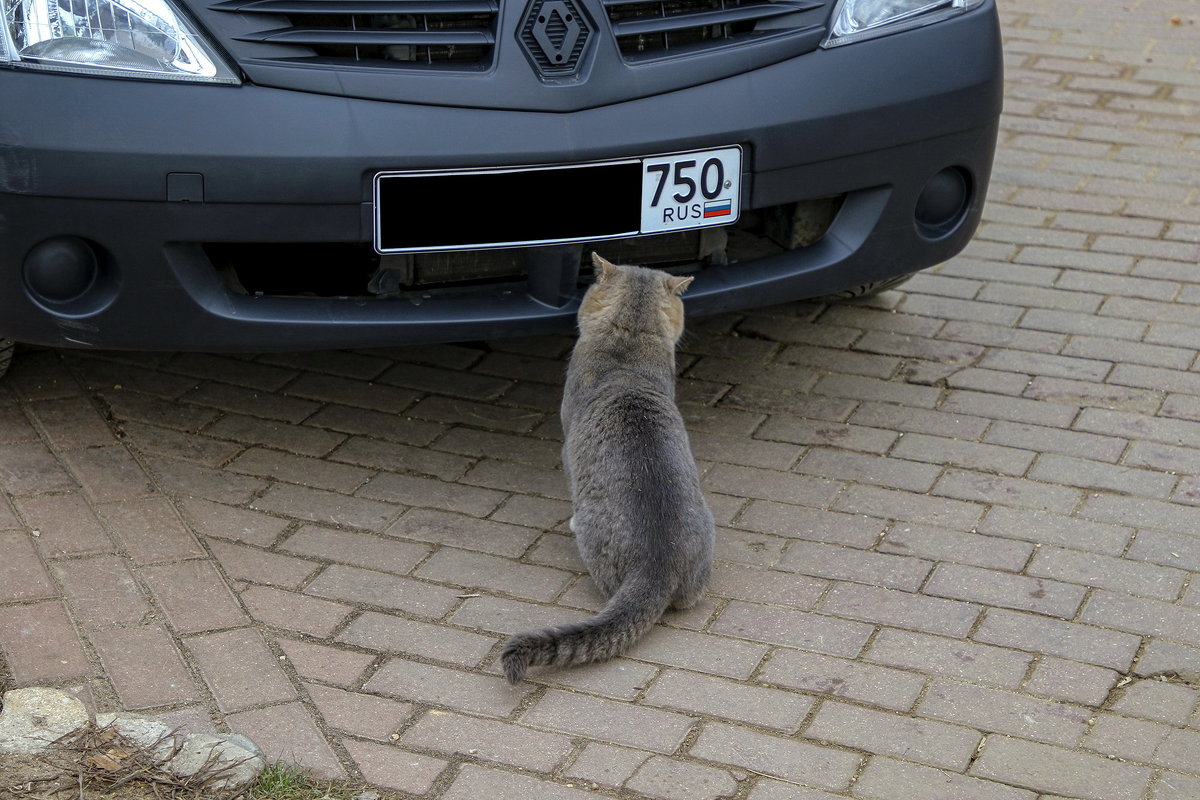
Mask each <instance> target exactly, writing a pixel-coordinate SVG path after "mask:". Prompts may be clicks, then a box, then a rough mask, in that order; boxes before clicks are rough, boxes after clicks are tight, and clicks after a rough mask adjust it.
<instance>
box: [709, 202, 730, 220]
mask: <svg viewBox="0 0 1200 800" xmlns="http://www.w3.org/2000/svg"><path fill="white" fill-rule="evenodd" d="M732 207H733V201H732V200H711V201H709V202H707V203H705V204H704V218H705V219H711V218H712V217H728V216H729V214H730V211H731V209H732Z"/></svg>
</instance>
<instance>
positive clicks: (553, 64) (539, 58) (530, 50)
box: [520, 0, 592, 77]
mask: <svg viewBox="0 0 1200 800" xmlns="http://www.w3.org/2000/svg"><path fill="white" fill-rule="evenodd" d="M591 34H592V26H591V25H590V24H589V23H588V20H587V18H586V17H585V16H584V15H583V13H582V12H581V11H580V9H579V7H578V6H577V5H576V4H575V2H574V0H533V2H531V3H530V4H529V8H528V9H526V11H525V17H524V19H523V21H522V23H521V32H520V39H521V45H522V46H523V47H524V49H525V53H526V55H528V56H529V59H530V60H531V61H532V62H533V65H534V67H535V68H536V69H537V71H538V72H540V73H541V74H542V75H545V76H548V77H554V76H560V75H570V74H572V73H574V72H575V71H576V70H577V69H578V68H579V60H580V57H581V56H582V55H583V51H584V50H585V49H586V48H587V44H588V40H589V39H590V38H591Z"/></svg>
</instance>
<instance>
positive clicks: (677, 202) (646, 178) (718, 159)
mask: <svg viewBox="0 0 1200 800" xmlns="http://www.w3.org/2000/svg"><path fill="white" fill-rule="evenodd" d="M741 177H742V149H741V148H740V147H725V148H722V149H720V150H697V151H696V152H694V153H681V154H679V155H670V156H656V157H653V158H644V159H642V220H641V232H642V233H663V232H665V231H680V230H688V229H689V228H702V227H705V226H708V225H728V224H729V223H731V222H736V221H737V218H738V215H739V213H740V211H741V209H740V208H739V206H738V200H739V197H740V192H741Z"/></svg>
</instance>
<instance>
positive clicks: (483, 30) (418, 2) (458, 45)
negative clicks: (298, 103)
mask: <svg viewBox="0 0 1200 800" xmlns="http://www.w3.org/2000/svg"><path fill="white" fill-rule="evenodd" d="M497 2H498V0H398V1H397V0H224V2H219V3H217V4H215V5H214V6H213V9H214V10H216V11H230V12H237V13H240V14H250V15H253V14H262V15H264V16H263V20H264V24H265V25H267V26H268V27H264V28H263V29H261V30H254V31H249V32H246V33H242V34H239V35H237V36H235V37H234V38H235V39H236V40H238V41H242V42H254V43H262V44H274V45H290V46H294V47H301V48H306V49H307V51H309V52H311V56H297V57H293V58H291V59H289V60H290V61H293V62H296V61H299V62H316V63H320V64H324V65H329V66H339V65H341V66H346V65H355V66H378V67H390V68H404V67H416V68H421V69H436V68H443V69H456V70H471V69H483V68H486V67H487V66H488V65H489V64H490V63H491V58H492V49H493V47H494V46H495V43H496V15H497V8H498V6H497ZM279 22H283V23H284V24H278V23H279Z"/></svg>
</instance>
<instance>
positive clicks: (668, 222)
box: [374, 146, 742, 253]
mask: <svg viewBox="0 0 1200 800" xmlns="http://www.w3.org/2000/svg"><path fill="white" fill-rule="evenodd" d="M741 170H742V151H741V148H740V147H736V146H734V147H723V148H719V149H715V150H697V151H693V152H689V153H675V154H670V155H661V156H649V157H646V158H631V159H622V160H619V161H604V162H591V163H586V164H570V165H563V166H552V167H516V168H513V167H506V168H500V169H478V170H436V171H435V170H428V171H409V172H399V171H397V172H380V173H378V174H376V176H375V187H374V198H375V249H376V250H377V251H378V252H380V253H414V252H439V251H447V250H480V249H485V248H497V247H528V246H536V245H544V244H561V243H570V242H586V241H596V240H602V239H618V238H623V237H629V236H637V235H639V234H644V233H667V232H671V231H683V230H690V229H694V228H702V227H707V226H711V225H728V224H730V223H732V222H736V221H737V219H738V215H739V213H740V208H739V198H740V193H741Z"/></svg>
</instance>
